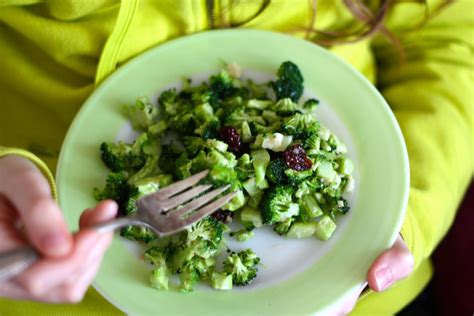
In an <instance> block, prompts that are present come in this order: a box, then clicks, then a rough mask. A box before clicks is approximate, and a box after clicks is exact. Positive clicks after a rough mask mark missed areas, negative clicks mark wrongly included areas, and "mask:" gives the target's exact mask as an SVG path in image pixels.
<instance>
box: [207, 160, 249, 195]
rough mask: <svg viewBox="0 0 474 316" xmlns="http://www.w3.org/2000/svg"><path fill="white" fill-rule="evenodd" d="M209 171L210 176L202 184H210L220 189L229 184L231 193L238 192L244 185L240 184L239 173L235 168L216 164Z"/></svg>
mask: <svg viewBox="0 0 474 316" xmlns="http://www.w3.org/2000/svg"><path fill="white" fill-rule="evenodd" d="M208 169H209V174H208V175H207V177H206V178H205V179H203V180H201V182H202V183H210V184H212V185H213V186H215V187H220V186H223V185H226V184H229V185H230V190H231V191H235V190H238V189H240V188H241V187H242V184H241V183H240V180H239V177H238V173H237V171H236V170H235V169H234V168H230V167H226V166H222V165H219V164H215V165H213V166H212V167H211V168H208ZM202 170H204V169H202Z"/></svg>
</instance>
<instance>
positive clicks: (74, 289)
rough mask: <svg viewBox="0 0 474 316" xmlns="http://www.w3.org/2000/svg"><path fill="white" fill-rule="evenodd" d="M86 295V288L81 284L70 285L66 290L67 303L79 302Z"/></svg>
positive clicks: (65, 298)
mask: <svg viewBox="0 0 474 316" xmlns="http://www.w3.org/2000/svg"><path fill="white" fill-rule="evenodd" d="M84 295H85V290H84V289H82V288H80V287H79V286H69V287H67V288H66V290H65V291H64V300H65V301H66V302H67V303H73V304H75V303H79V302H81V301H82V300H83V298H84Z"/></svg>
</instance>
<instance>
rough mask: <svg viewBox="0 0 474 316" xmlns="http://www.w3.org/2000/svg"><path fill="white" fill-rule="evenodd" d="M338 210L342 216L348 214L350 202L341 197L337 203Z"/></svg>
mask: <svg viewBox="0 0 474 316" xmlns="http://www.w3.org/2000/svg"><path fill="white" fill-rule="evenodd" d="M336 209H337V212H339V213H341V214H343V215H344V214H347V212H349V209H350V207H349V202H347V200H346V199H345V198H343V197H340V198H339V199H338V201H337V202H336Z"/></svg>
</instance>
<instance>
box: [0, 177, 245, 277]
mask: <svg viewBox="0 0 474 316" xmlns="http://www.w3.org/2000/svg"><path fill="white" fill-rule="evenodd" d="M207 174H208V171H207V170H205V171H202V172H200V173H197V174H195V175H193V176H191V177H189V178H187V179H184V180H181V181H178V182H175V183H173V184H171V185H169V186H167V187H165V188H163V189H161V190H159V191H157V192H155V193H152V194H150V195H147V196H144V197H143V198H141V199H139V200H138V201H137V211H136V212H135V213H134V214H132V215H129V216H126V217H120V218H117V219H114V220H111V221H107V222H103V223H100V224H98V225H95V226H91V228H94V229H95V230H96V231H98V232H109V231H112V230H115V229H118V228H122V227H125V226H128V225H137V226H144V227H148V228H150V229H152V230H153V231H154V232H155V233H156V234H157V235H158V236H159V237H163V236H167V235H171V234H174V233H177V232H179V231H182V230H184V229H186V228H187V227H188V226H190V225H191V224H193V223H195V222H197V221H199V220H201V219H203V218H204V217H206V216H208V215H210V214H211V213H213V212H214V211H216V210H217V209H218V208H220V207H221V206H223V205H224V204H225V203H227V202H228V201H230V200H231V199H232V198H233V197H234V196H235V194H236V192H232V193H229V194H227V195H224V196H222V197H220V198H218V199H216V200H214V199H215V198H216V197H217V196H218V195H219V194H221V193H223V192H224V191H226V190H227V189H228V188H229V186H228V185H227V186H223V187H220V188H218V189H215V190H212V191H210V192H207V193H206V194H203V195H201V196H199V195H200V194H202V193H204V192H206V191H208V190H209V189H210V188H211V187H212V185H208V184H201V185H196V184H197V183H198V182H199V181H200V180H202V179H203V178H204V177H206V175H207ZM195 185H196V186H195ZM187 189H188V190H187ZM184 190H186V191H185V192H183V191H184ZM193 198H194V199H193ZM190 200H191V201H190ZM188 201H190V202H189V203H187V204H184V203H186V202H188ZM39 258H40V254H38V252H37V251H36V250H35V249H34V248H32V247H22V248H19V249H15V250H12V251H8V252H5V253H1V254H0V282H2V281H5V280H8V279H10V278H12V277H14V276H15V275H17V274H19V273H21V272H22V271H24V270H26V269H27V268H28V267H30V266H31V265H32V264H33V263H35V262H36V261H37V260H38V259H39Z"/></svg>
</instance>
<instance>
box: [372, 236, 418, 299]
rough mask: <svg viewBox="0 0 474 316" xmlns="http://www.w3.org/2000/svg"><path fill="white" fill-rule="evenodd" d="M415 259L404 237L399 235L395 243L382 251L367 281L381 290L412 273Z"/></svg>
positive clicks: (377, 289) (375, 288)
mask: <svg viewBox="0 0 474 316" xmlns="http://www.w3.org/2000/svg"><path fill="white" fill-rule="evenodd" d="M413 264H414V259H413V255H412V254H411V252H410V250H409V249H408V247H407V245H406V244H405V242H404V241H403V239H402V237H400V236H398V238H397V240H396V241H395V244H394V245H393V246H392V248H390V249H389V250H387V251H385V252H384V253H382V254H381V255H380V256H379V257H378V258H377V259H375V261H374V263H373V264H372V266H371V267H370V269H369V273H368V275H367V281H368V283H369V286H370V288H372V290H374V291H377V292H380V291H383V290H385V289H387V288H388V287H389V286H390V285H392V284H393V283H395V282H396V281H398V280H400V279H403V278H405V277H407V276H408V275H410V274H411V273H412V271H413Z"/></svg>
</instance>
